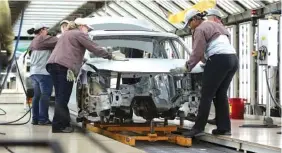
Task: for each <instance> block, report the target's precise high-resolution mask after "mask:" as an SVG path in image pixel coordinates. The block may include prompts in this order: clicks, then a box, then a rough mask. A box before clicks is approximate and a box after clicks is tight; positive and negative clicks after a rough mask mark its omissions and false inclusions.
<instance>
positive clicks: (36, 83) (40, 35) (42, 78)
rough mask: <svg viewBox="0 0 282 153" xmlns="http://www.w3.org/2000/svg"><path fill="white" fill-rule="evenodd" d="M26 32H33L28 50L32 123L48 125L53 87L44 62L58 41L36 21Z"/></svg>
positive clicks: (49, 122)
mask: <svg viewBox="0 0 282 153" xmlns="http://www.w3.org/2000/svg"><path fill="white" fill-rule="evenodd" d="M27 33H28V34H30V35H32V34H35V37H34V39H33V40H32V42H31V44H30V46H29V48H28V50H29V51H30V52H31V57H30V75H31V76H30V77H31V79H32V85H33V89H34V95H33V98H32V115H33V116H32V124H34V125H37V124H41V125H48V124H51V121H50V120H49V115H48V110H49V101H50V97H51V94H52V89H53V81H52V77H51V76H50V74H49V73H48V72H47V71H46V64H47V61H48V59H49V57H50V55H51V52H52V50H53V49H54V48H55V46H56V43H57V41H58V38H57V37H52V36H49V35H47V33H48V27H47V26H45V25H44V24H42V23H37V24H35V25H34V27H33V28H31V29H29V30H28V31H27Z"/></svg>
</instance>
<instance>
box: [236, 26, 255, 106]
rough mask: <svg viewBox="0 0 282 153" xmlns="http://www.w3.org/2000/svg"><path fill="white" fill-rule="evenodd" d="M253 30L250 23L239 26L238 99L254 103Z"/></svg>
mask: <svg viewBox="0 0 282 153" xmlns="http://www.w3.org/2000/svg"><path fill="white" fill-rule="evenodd" d="M252 44H253V30H252V26H251V23H250V22H247V23H242V24H240V25H239V97H240V98H245V99H247V102H249V103H253V102H254V78H253V76H254V74H253V73H254V71H253V57H252V56H251V52H252V49H253V46H252Z"/></svg>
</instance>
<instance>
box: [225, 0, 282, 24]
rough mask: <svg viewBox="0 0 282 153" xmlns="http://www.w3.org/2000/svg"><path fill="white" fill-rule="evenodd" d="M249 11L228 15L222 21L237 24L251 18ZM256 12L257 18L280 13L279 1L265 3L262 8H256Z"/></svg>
mask: <svg viewBox="0 0 282 153" xmlns="http://www.w3.org/2000/svg"><path fill="white" fill-rule="evenodd" d="M251 11H252V10H247V11H245V12H243V13H241V14H238V15H232V16H228V17H227V18H225V19H223V21H224V23H225V25H232V24H237V23H241V22H247V21H251V19H252V16H251ZM257 13H258V16H257V18H262V17H264V16H265V15H267V14H271V13H279V14H281V2H277V3H272V4H269V5H266V6H265V7H264V8H261V9H257Z"/></svg>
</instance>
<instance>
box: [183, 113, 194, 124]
mask: <svg viewBox="0 0 282 153" xmlns="http://www.w3.org/2000/svg"><path fill="white" fill-rule="evenodd" d="M185 119H186V120H188V121H191V122H195V121H196V116H195V115H194V114H188V115H187V116H186V117H185Z"/></svg>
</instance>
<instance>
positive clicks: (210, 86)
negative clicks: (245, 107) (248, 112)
mask: <svg viewBox="0 0 282 153" xmlns="http://www.w3.org/2000/svg"><path fill="white" fill-rule="evenodd" d="M188 27H189V28H191V29H192V30H193V44H192V46H193V47H192V48H193V51H192V54H191V56H190V58H189V60H188V61H187V62H186V64H185V68H186V70H187V71H191V69H193V68H194V67H195V65H196V64H198V62H199V61H200V60H201V59H202V58H203V57H204V58H205V61H206V64H205V68H204V72H203V79H202V89H201V100H200V105H199V108H198V114H197V117H196V121H195V125H194V126H193V128H192V129H191V130H190V131H188V132H185V133H183V134H184V135H185V136H187V137H194V136H198V135H201V134H203V133H202V132H203V131H204V129H205V125H206V123H207V120H208V116H209V112H210V107H211V102H212V99H213V97H216V98H217V107H216V114H217V118H216V125H217V129H214V130H213V131H212V133H213V134H215V135H230V134H231V133H230V132H231V125H230V124H231V123H230V118H229V105H228V99H227V90H228V87H229V85H230V82H231V80H232V78H233V76H234V74H235V72H236V71H237V69H238V57H237V55H236V52H235V49H234V47H233V46H232V45H231V44H230V40H229V39H230V35H229V32H228V31H227V30H226V28H225V27H224V26H223V25H221V24H218V23H216V22H212V21H208V20H206V21H204V19H203V16H202V15H201V14H200V12H198V11H197V10H194V9H192V10H189V11H188V12H187V13H186V16H185V26H184V29H187V30H188Z"/></svg>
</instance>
